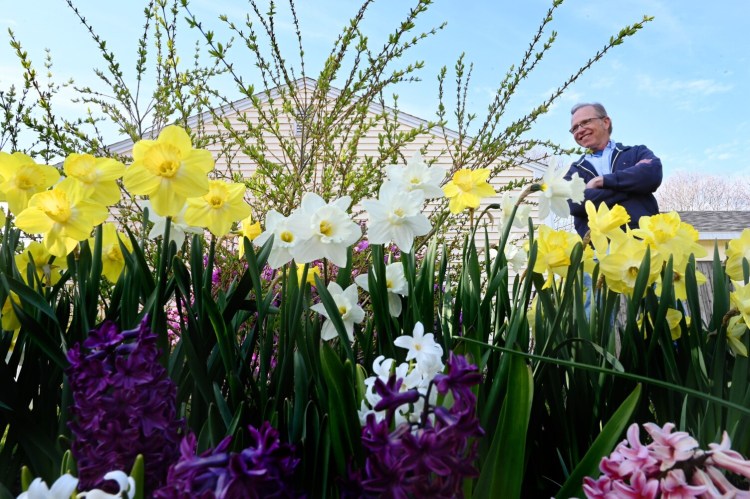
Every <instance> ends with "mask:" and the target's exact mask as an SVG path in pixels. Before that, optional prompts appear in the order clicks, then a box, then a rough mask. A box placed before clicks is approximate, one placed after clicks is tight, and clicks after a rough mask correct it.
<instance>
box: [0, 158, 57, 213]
mask: <svg viewBox="0 0 750 499" xmlns="http://www.w3.org/2000/svg"><path fill="white" fill-rule="evenodd" d="M0 178H2V182H0V193H1V194H2V196H3V197H4V198H5V200H6V201H7V202H8V210H10V212H11V213H13V214H15V215H18V214H19V213H21V211H23V210H24V208H26V206H27V205H28V203H29V199H31V196H33V195H34V194H36V193H38V192H42V191H44V190H45V189H47V188H49V187H51V186H52V185H54V184H55V183H56V182H57V181H58V180H59V179H60V173H59V172H58V171H57V170H56V169H55V168H54V167H52V166H48V165H40V164H37V163H35V162H34V160H33V159H31V158H30V157H28V156H26V155H25V154H23V153H20V152H14V153H13V154H8V153H5V152H0Z"/></svg>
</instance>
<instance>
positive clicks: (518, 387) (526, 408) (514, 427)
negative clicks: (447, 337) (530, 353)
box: [474, 355, 534, 499]
mask: <svg viewBox="0 0 750 499" xmlns="http://www.w3.org/2000/svg"><path fill="white" fill-rule="evenodd" d="M533 398H534V379H533V377H532V376H531V368H530V367H529V366H528V365H527V364H526V361H525V360H524V359H523V358H522V357H519V356H517V355H514V356H513V357H512V359H511V360H510V371H509V377H508V393H507V394H506V396H505V401H504V402H503V406H502V409H501V412H500V418H499V419H498V422H497V427H496V429H495V432H494V434H493V435H494V436H493V438H492V443H491V444H490V450H489V452H488V453H487V458H486V459H485V461H484V463H482V471H481V474H480V475H479V479H478V482H477V486H476V489H475V490H474V497H502V498H509V499H512V498H516V497H520V496H521V485H522V484H523V477H524V467H525V465H526V463H525V459H524V456H525V453H526V433H527V432H528V429H529V418H530V415H531V403H532V400H533Z"/></svg>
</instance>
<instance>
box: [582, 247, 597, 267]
mask: <svg viewBox="0 0 750 499" xmlns="http://www.w3.org/2000/svg"><path fill="white" fill-rule="evenodd" d="M581 261H582V262H583V271H584V272H588V273H589V274H592V273H593V272H594V267H596V264H597V260H596V258H595V254H594V248H592V247H591V246H588V245H586V247H585V248H583V256H582V257H581Z"/></svg>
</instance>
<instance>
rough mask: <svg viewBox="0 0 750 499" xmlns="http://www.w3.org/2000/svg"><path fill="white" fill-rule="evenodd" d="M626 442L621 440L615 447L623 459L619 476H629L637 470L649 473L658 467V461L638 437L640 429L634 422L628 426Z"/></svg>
mask: <svg viewBox="0 0 750 499" xmlns="http://www.w3.org/2000/svg"><path fill="white" fill-rule="evenodd" d="M627 435H628V438H627V444H628V445H626V443H625V442H622V443H621V444H620V445H619V446H618V447H617V449H616V452H619V453H620V454H621V455H622V456H623V457H624V458H625V460H624V461H623V462H622V464H621V465H620V469H619V474H620V476H630V475H631V474H632V473H634V472H635V471H638V470H642V471H643V472H644V473H645V474H647V475H648V474H651V473H652V472H654V471H655V470H656V469H658V461H657V460H656V458H655V457H654V456H653V455H652V453H651V449H650V448H649V447H648V446H646V445H643V444H642V443H641V439H640V429H639V427H638V425H637V424H636V423H633V424H632V425H630V428H628V433H627Z"/></svg>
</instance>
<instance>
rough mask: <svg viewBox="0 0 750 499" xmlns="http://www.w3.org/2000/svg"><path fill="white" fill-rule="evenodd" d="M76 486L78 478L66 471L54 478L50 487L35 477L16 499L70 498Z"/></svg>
mask: <svg viewBox="0 0 750 499" xmlns="http://www.w3.org/2000/svg"><path fill="white" fill-rule="evenodd" d="M77 486H78V479H77V478H75V477H74V476H73V475H70V474H68V473H66V474H64V475H62V476H61V477H60V478H58V479H57V480H55V483H53V484H52V488H51V489H50V488H48V487H47V484H46V483H45V482H44V480H42V479H41V478H35V479H34V480H33V481H32V482H31V484H30V485H29V489H28V490H27V491H26V492H24V493H22V494H21V495H19V496H18V499H36V498H38V499H70V496H71V495H72V494H73V492H74V491H75V490H76V487H77Z"/></svg>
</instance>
